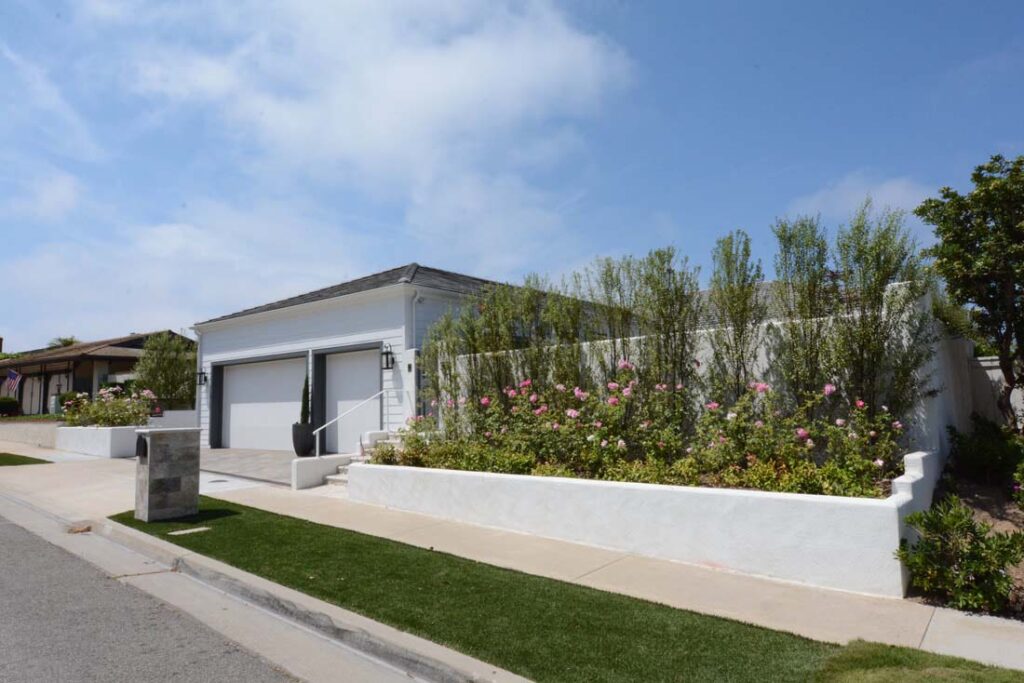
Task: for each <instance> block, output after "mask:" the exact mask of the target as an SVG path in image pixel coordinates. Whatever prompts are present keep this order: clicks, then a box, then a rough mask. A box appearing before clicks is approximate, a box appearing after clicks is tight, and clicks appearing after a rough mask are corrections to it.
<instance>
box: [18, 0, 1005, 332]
mask: <svg viewBox="0 0 1024 683" xmlns="http://www.w3.org/2000/svg"><path fill="white" fill-rule="evenodd" d="M1022 111H1024V4H1022V3H1020V2H1017V1H1010V0H1007V1H999V0H992V1H990V2H985V3H972V2H928V3H924V2H920V3H911V2H905V3H893V2H857V3H823V2H777V3H759V2H747V3H739V2H715V3H704V2H701V3H689V2H685V3H684V2H675V1H673V2H653V1H652V2H638V3H627V2H616V1H612V0H591V1H584V0H576V1H567V2H561V3H559V2H546V1H540V0H538V1H536V2H524V3H504V2H499V1H497V0H465V1H462V0H437V1H436V2H430V3H421V2H411V1H410V2H404V3H403V2H373V3H340V2H339V3H324V2H312V1H311V2H301V1H290V2H283V3H280V4H272V3H269V2H254V3H251V4H250V3H247V2H239V1H234V0H232V1H224V2H204V3H195V4H190V3H175V4H156V3H152V4H151V3H146V2H141V1H135V0H89V1H83V2H78V3H73V4H67V5H65V4H62V3H58V2H33V1H29V0H11V1H9V2H6V3H3V4H2V5H0V162H2V166H0V236H2V238H0V246H2V248H3V254H4V256H3V260H4V264H5V266H6V268H5V272H6V274H7V282H8V285H7V292H8V296H6V297H5V303H4V304H3V312H4V315H3V323H2V325H0V335H2V336H3V337H4V338H5V343H4V346H5V350H15V349H23V348H31V347H35V346H39V345H42V344H45V342H46V341H47V340H48V339H49V338H51V337H53V336H56V335H58V334H75V335H77V336H78V337H80V338H84V339H88V338H98V337H102V336H106V335H111V336H112V335H117V334H121V333H125V332H128V331H142V330H147V329H158V328H168V327H169V328H174V329H177V328H182V327H187V326H188V325H190V324H192V323H193V322H195V321H197V320H201V319H205V318H208V317H212V316H215V315H219V314H222V313H226V312H229V311H232V310H236V309H239V308H243V307H246V306H250V305H254V304H259V303H263V302H265V301H268V300H272V299H275V298H279V297H282V296H287V295H290V294H295V293H298V292H302V291H305V290H308V289H312V288H315V287H319V286H324V285H328V284H332V283H335V282H339V281H343V280H346V279H349V278H351V277H355V276H358V275H362V274H366V273H369V272H373V271H375V270H381V269H384V268H389V267H393V266H395V265H400V264H403V263H407V262H409V261H418V262H420V263H424V264H429V265H435V266H438V267H444V268H450V269H453V270H457V271H462V272H468V273H472V274H476V275H480V276H484V277H493V278H501V279H510V280H517V279H518V278H519V277H520V276H521V275H523V274H524V273H526V272H531V271H538V272H542V273H551V274H556V275H557V274H560V273H564V272H567V271H569V270H571V269H573V268H575V267H578V266H580V265H582V264H585V263H587V262H589V261H590V260H591V259H592V258H593V257H594V256H598V255H616V254H624V253H637V254H639V253H643V252H646V251H647V250H648V249H650V248H653V247H656V246H662V245H665V244H675V245H676V246H677V247H679V249H680V250H681V251H683V252H684V253H686V254H688V255H689V256H690V258H691V260H692V261H693V262H695V263H696V264H698V265H701V266H703V267H704V271H705V274H706V272H707V266H708V261H709V254H710V250H711V247H712V245H713V243H714V240H715V239H716V238H717V237H718V236H720V235H721V234H723V233H724V232H726V231H728V230H731V229H734V228H744V229H745V230H747V231H748V232H749V233H750V234H751V236H752V238H753V240H754V245H755V250H756V252H757V254H758V255H759V256H761V257H762V258H763V259H764V261H765V265H766V269H767V270H768V272H769V273H770V271H771V267H770V263H771V257H772V253H773V243H772V238H771V230H770V226H771V224H772V222H773V221H774V220H775V219H776V218H777V217H780V216H786V215H790V216H792V215H795V214H797V213H801V212H804V213H818V214H821V216H822V218H823V219H824V220H825V222H826V223H827V224H828V225H829V226H831V227H833V228H834V227H835V226H838V225H839V224H841V223H842V222H843V220H844V219H845V218H846V217H847V216H849V214H850V213H851V212H852V211H853V209H854V208H855V207H856V205H857V204H858V203H859V202H860V201H862V199H863V198H864V196H865V195H867V194H871V195H872V197H873V198H874V200H875V203H876V204H879V205H890V206H893V207H896V208H904V209H912V208H913V207H914V206H916V204H917V203H918V202H919V201H920V200H921V199H922V198H924V197H926V196H928V195H929V194H933V193H934V192H935V191H936V190H937V188H939V187H940V186H942V185H952V186H955V187H960V188H965V187H966V185H967V183H968V178H969V174H970V170H971V169H972V168H973V167H974V166H975V165H976V164H978V163H981V162H983V161H984V160H986V159H987V157H988V156H989V155H991V154H994V153H1002V154H1004V155H1007V156H1009V155H1018V154H1022V153H1024V125H1022V121H1024V118H1022V116H1021V112H1022ZM910 222H911V224H912V227H913V228H914V230H915V231H917V232H918V234H919V236H920V238H921V240H922V241H923V242H926V241H927V240H928V239H929V233H928V231H927V229H925V228H924V226H921V225H920V224H918V223H916V222H915V221H914V220H913V219H911V221H910Z"/></svg>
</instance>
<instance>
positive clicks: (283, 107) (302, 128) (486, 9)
mask: <svg viewBox="0 0 1024 683" xmlns="http://www.w3.org/2000/svg"><path fill="white" fill-rule="evenodd" d="M226 7H227V6H225V5H219V6H217V9H215V10H214V11H212V12H211V13H210V15H209V19H208V20H207V25H209V26H211V27H212V28H211V30H213V31H215V32H216V33H217V36H218V40H217V41H215V42H216V43H217V44H218V45H219V46H220V47H219V48H217V49H212V48H208V47H201V46H196V45H193V44H189V43H185V42H181V41H179V42H174V43H170V42H168V41H166V40H164V39H161V38H159V37H157V36H153V37H150V38H147V39H146V40H144V42H143V44H142V45H141V46H140V47H139V50H138V57H137V68H136V70H135V75H134V79H133V81H132V83H131V86H132V87H133V88H135V89H136V90H137V91H138V92H139V93H141V94H143V95H146V96H150V97H154V98H157V99H158V100H160V101H163V102H164V103H170V104H173V105H175V106H198V107H202V108H208V109H211V110H212V111H213V112H215V113H216V114H217V115H218V116H219V117H220V118H221V120H222V121H223V122H224V124H225V126H227V127H228V128H229V129H230V130H231V132H232V133H233V134H235V135H236V136H238V138H239V139H242V140H245V141H246V142H252V141H255V142H256V144H257V145H258V148H259V151H260V153H261V154H262V155H263V156H264V158H265V159H264V162H265V163H268V164H270V166H271V167H272V168H275V169H277V170H279V171H281V172H285V173H298V174H302V175H308V176H310V177H312V178H313V179H315V180H317V181H319V182H328V183H334V182H343V183H346V184H347V185H349V186H352V187H356V188H358V189H360V190H362V191H365V192H368V193H369V194H371V195H373V196H383V197H387V198H389V199H390V200H392V201H397V202H400V203H403V204H404V205H405V206H406V207H407V216H408V217H409V219H410V220H409V223H408V224H407V225H406V226H404V228H405V229H406V230H407V231H408V232H409V235H410V237H411V238H412V239H420V238H421V236H422V235H424V234H425V233H430V234H432V235H435V236H440V237H442V238H444V239H447V240H449V241H450V240H459V241H460V243H461V245H462V246H463V247H465V248H464V249H463V251H467V252H470V251H471V252H472V253H473V254H474V255H475V256H477V257H479V258H482V259H484V260H500V261H502V262H504V263H506V264H508V265H509V266H512V265H513V263H514V261H516V259H518V261H519V262H520V263H521V262H523V261H524V260H525V259H526V258H527V257H528V254H529V249H530V247H531V246H533V245H535V244H536V241H537V240H538V239H542V238H548V237H551V236H553V235H554V234H555V233H556V232H557V230H558V228H559V227H560V221H559V218H558V210H557V198H555V197H552V196H549V195H548V194H547V193H545V192H541V191H539V190H538V189H537V188H535V187H532V186H531V183H530V181H529V171H530V170H531V168H538V167H550V166H552V165H557V164H558V163H559V162H560V161H564V160H565V159H566V158H567V157H569V156H570V155H571V154H572V153H573V152H574V151H576V150H578V149H579V148H580V147H581V146H582V145H581V143H580V140H579V136H578V134H577V133H576V132H575V131H574V129H573V127H572V122H573V121H575V120H578V119H580V118H581V117H587V116H591V115H593V114H595V113H596V112H597V111H598V110H599V108H600V104H601V102H602V101H603V99H604V98H605V96H606V95H607V94H608V92H609V91H611V90H613V89H614V88H616V87H617V86H619V85H621V84H622V83H623V82H625V81H626V80H627V79H628V73H629V68H630V67H629V62H628V59H627V58H626V57H625V55H624V54H623V53H622V52H621V50H620V49H618V48H617V47H616V46H614V45H612V44H611V43H609V42H608V41H607V40H605V39H604V38H602V37H600V36H597V35H593V34H590V33H587V32H584V31H582V30H580V29H578V28H577V27H575V26H573V25H572V24H571V23H570V22H569V21H568V19H567V18H566V17H565V16H564V15H563V14H562V13H561V12H559V11H558V10H557V9H555V8H554V7H553V6H552V5H551V4H550V3H547V2H532V3H527V4H518V3H499V2H492V1H491V0H467V1H464V2H457V1H449V2H431V3H396V2H378V3H369V4H338V3H320V2H292V3H287V4H284V5H277V6H271V5H267V4H265V3H256V4H254V5H244V6H242V7H236V5H231V6H230V7H231V8H232V9H225V8H226ZM552 202H554V203H552ZM499 212H502V213H504V214H505V216H504V217H500V216H498V215H497V214H498V213H499ZM516 216H518V217H520V218H522V219H523V222H521V223H512V221H511V219H512V218H514V217H516ZM499 218H501V219H500V220H499ZM467 226H471V229H469V228H468V227H467ZM467 230H469V232H470V233H472V235H471V236H469V237H467V235H468V233H467ZM508 231H514V232H517V233H518V234H519V237H518V239H516V240H513V239H507V235H506V233H507V232H508ZM495 240H497V241H498V242H505V243H507V244H508V246H509V250H508V251H506V252H505V253H504V254H501V255H500V257H498V256H496V255H494V254H491V253H490V252H491V251H492V250H493V249H492V246H491V245H492V244H493V242H494V241H495ZM474 245H475V246H474Z"/></svg>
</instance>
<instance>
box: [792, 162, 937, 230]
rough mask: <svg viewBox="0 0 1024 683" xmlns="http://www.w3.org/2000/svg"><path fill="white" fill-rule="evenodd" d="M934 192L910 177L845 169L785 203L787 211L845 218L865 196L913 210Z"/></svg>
mask: <svg viewBox="0 0 1024 683" xmlns="http://www.w3.org/2000/svg"><path fill="white" fill-rule="evenodd" d="M933 192H934V188H930V187H928V186H926V185H923V184H921V183H919V182H917V181H915V180H913V179H912V178H907V177H897V178H884V179H883V178H878V177H875V176H872V175H870V174H868V173H866V172H863V171H855V172H853V173H849V174H847V175H845V176H843V177H842V178H840V179H839V180H837V181H835V182H832V183H829V184H828V185H827V186H825V187H824V188H822V189H821V190H818V191H817V192H814V193H812V194H808V195H805V196H803V197H799V198H797V199H795V200H793V202H791V203H790V205H789V209H788V210H789V212H790V213H797V214H821V216H822V217H823V218H825V219H827V220H834V221H845V220H847V219H849V218H850V216H852V215H853V213H854V212H855V211H856V210H857V209H858V208H859V207H860V206H861V204H863V203H864V200H865V199H866V198H867V197H870V198H871V202H872V204H873V205H874V206H875V207H876V208H878V209H883V208H890V209H900V210H903V211H907V212H910V211H913V210H914V209H915V208H917V206H918V205H919V204H920V203H921V202H922V201H923V200H924V199H926V198H927V197H928V196H929V195H931V194H932V193H933Z"/></svg>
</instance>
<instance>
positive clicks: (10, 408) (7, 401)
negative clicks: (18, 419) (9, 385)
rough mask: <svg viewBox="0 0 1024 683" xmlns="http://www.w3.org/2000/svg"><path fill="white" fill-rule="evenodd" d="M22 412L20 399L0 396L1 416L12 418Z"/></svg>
mask: <svg viewBox="0 0 1024 683" xmlns="http://www.w3.org/2000/svg"><path fill="white" fill-rule="evenodd" d="M20 410H21V405H20V404H19V403H18V399H16V398H14V397H13V396H0V415H2V416H4V417H11V416H12V415H17V414H18V413H19V412H20Z"/></svg>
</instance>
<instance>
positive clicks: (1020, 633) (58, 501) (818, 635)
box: [0, 444, 1024, 670]
mask: <svg viewBox="0 0 1024 683" xmlns="http://www.w3.org/2000/svg"><path fill="white" fill-rule="evenodd" d="M4 449H5V448H4V446H3V445H2V444H0V450H4ZM11 452H19V451H17V450H12V451H11ZM26 454H27V453H26ZM36 457H42V456H40V455H39V452H38V451H37V454H36ZM133 468H134V462H133V461H131V460H127V461H123V460H122V461H95V462H92V463H89V462H81V463H65V464H59V465H54V466H49V465H47V466H39V467H32V466H25V467H12V468H0V491H4V492H8V493H12V494H14V495H16V496H18V497H21V498H23V499H25V500H28V501H31V502H32V503H33V504H35V505H38V506H40V507H43V508H47V509H49V508H50V506H61V508H60V509H61V510H62V511H63V512H64V513H65V516H67V513H69V512H73V511H74V510H78V511H79V512H78V514H77V515H76V516H77V517H79V518H81V517H90V518H95V517H105V516H108V515H111V514H114V513H116V512H120V511H123V510H126V509H129V508H131V507H132V506H133V499H132V496H133V488H132V486H133V483H132V472H133ZM2 470H19V471H16V472H10V471H8V472H4V471H2ZM208 495H214V496H216V497H218V498H221V499H223V500H228V501H232V502H236V503H240V504H243V505H249V506H251V507H255V508H259V509H262V510H267V511H270V512H276V513H279V514H283V515H289V516H292V517H298V518H301V519H306V520H310V521H313V522H317V523H320V524H326V525H330V526H336V527H340V528H345V529H351V530H354V531H359V532H362V533H366V534H370V535H374V536H379V537H383V538H389V539H392V540H395V541H399V542H402V543H408V544H411V545H416V546H420V547H424V548H432V549H434V550H439V551H443V552H447V553H451V554H453V555H459V556H461V557H466V558H469V559H473V560H477V561H480V562H485V563H488V564H493V565H497V566H501V567H506V568H509V569H515V570H518V571H522V572H525V573H529V574H536V575H540V576H547V577H551V578H554V579H558V580H562V581H567V582H571V583H577V584H580V585H584V586H591V587H594V588H598V589H601V590H606V591H611V592H616V593H622V594H625V595H630V596H634V597H638V598H643V599H645V600H650V601H653V602H659V603H663V604H667V605H670V606H673V607H678V608H681V609H687V610H692V611H695V612H700V613H703V614H712V615H716V616H722V617H727V618H730V619H736V620H738V621H743V622H747V623H751V624H757V625H760V626H766V627H768V628H773V629H777V630H781V631H788V632H791V633H795V634H798V635H802V636H806V637H808V638H813V639H816V640H823V641H829V642H836V643H846V642H848V641H850V640H853V639H857V638H861V639H864V640H869V641H875V642H881V643H889V644H893V645H903V646H908V647H918V648H921V649H924V650H928V651H931V652H936V653H940V654H949V655H956V656H960V657H965V658H968V659H974V660H977V661H981V662H985V663H989V664H995V665H999V666H1005V667H1011V668H1016V669H1022V670H1024V623H1021V622H1017V621H1011V620H1007V619H999V618H995V617H986V616H975V615H967V614H964V613H962V612H958V611H955V610H949V609H944V608H935V607H930V606H927V605H923V604H920V603H916V602H912V601H908V600H899V599H887V598H878V597H871V596H864V595H859V594H854V593H845V592H841V591H833V590H826V589H820V588H812V587H807V586H802V585H797V584H790V583H784V582H779V581H772V580H767V579H761V578H754V577H750V576H745V575H740V574H733V573H728V572H723V571H716V570H713V569H707V568H703V567H695V566H691V565H685V564H680V563H675V562H668V561H663V560H654V559H650V558H643V557H638V556H634V555H629V554H626V553H621V552H616V551H610V550H604V549H600V548H594V547H590V546H582V545H577V544H572V543H566V542H563V541H555V540H550V539H544V538H538V537H533V536H528V535H524V534H517V533H511V532H506V531H499V530H495V529H489V528H484V527H478V526H472V525H468V524H461V523H457V522H451V521H446V520H442V519H438V518H434V517H427V516H423V515H418V514H413V513H408V512H400V511H395V510H389V509H385V508H379V507H374V506H369V505H364V504H360V503H354V502H352V501H349V500H347V499H346V497H345V492H344V488H341V487H320V488H317V489H308V490H305V491H291V490H289V489H284V488H281V487H274V486H259V485H254V486H248V487H245V488H236V489H234V490H225V491H220V492H216V493H211V494H208Z"/></svg>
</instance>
